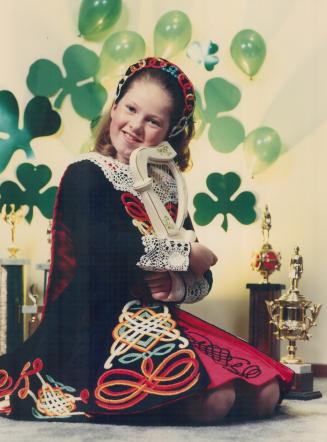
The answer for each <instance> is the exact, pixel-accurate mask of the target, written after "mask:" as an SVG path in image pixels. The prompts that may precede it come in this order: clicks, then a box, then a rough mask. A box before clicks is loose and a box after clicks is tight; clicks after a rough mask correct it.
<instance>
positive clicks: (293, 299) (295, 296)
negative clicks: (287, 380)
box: [266, 247, 322, 399]
mask: <svg viewBox="0 0 327 442" xmlns="http://www.w3.org/2000/svg"><path fill="white" fill-rule="evenodd" d="M299 251H300V249H299V247H295V249H294V253H293V256H292V258H291V262H290V273H289V277H290V283H291V285H290V288H289V289H288V291H287V292H286V293H285V294H283V295H281V296H280V297H279V298H278V299H277V300H274V301H266V305H267V309H268V313H269V316H270V318H271V320H270V323H271V324H273V325H274V326H275V327H276V331H275V332H274V334H275V335H276V337H277V339H280V340H285V339H287V340H288V346H287V349H288V354H287V355H286V356H283V357H282V358H281V362H283V363H285V364H286V365H288V366H289V367H290V368H291V369H293V370H294V371H295V383H294V385H293V387H292V390H291V393H290V394H289V396H288V397H290V398H294V399H314V398H317V397H321V393H320V392H317V391H316V392H314V391H313V374H312V371H311V364H305V363H304V361H303V360H302V359H301V358H300V357H298V356H297V355H296V350H297V347H296V341H298V340H301V341H308V340H309V338H310V337H311V335H310V334H309V333H308V332H309V330H310V328H311V327H313V326H315V325H317V324H316V319H317V316H318V314H319V312H320V309H321V306H322V304H313V303H312V302H311V301H310V300H309V299H307V298H306V297H305V296H304V295H302V294H301V293H300V290H299V280H300V278H301V276H302V273H303V258H302V256H301V255H300V253H299Z"/></svg>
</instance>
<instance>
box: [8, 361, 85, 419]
mask: <svg viewBox="0 0 327 442" xmlns="http://www.w3.org/2000/svg"><path fill="white" fill-rule="evenodd" d="M30 367H31V363H30V362H27V363H26V364H25V365H24V367H23V370H22V371H21V374H20V376H19V378H18V379H17V381H16V383H15V385H13V381H12V378H11V377H10V376H9V375H8V373H7V372H6V371H5V370H1V371H0V413H3V414H7V415H9V414H11V412H12V409H11V406H10V397H11V395H12V394H13V393H14V392H15V391H16V390H17V389H18V388H19V386H20V384H21V383H23V386H22V387H21V388H19V390H18V393H17V394H18V397H19V398H20V399H22V400H23V399H26V398H27V397H28V396H30V397H31V398H32V399H33V401H34V403H35V407H36V408H34V407H32V414H33V416H34V417H35V418H38V419H47V418H54V417H56V418H67V417H70V416H72V415H77V414H84V412H79V411H76V410H77V406H76V402H77V401H83V402H85V403H86V402H87V401H88V391H87V390H83V391H82V392H81V397H76V396H73V395H72V394H70V393H72V392H75V391H76V390H75V388H73V387H70V386H66V385H64V384H62V383H60V382H56V381H55V380H54V379H53V378H52V377H51V376H49V375H45V378H46V380H47V381H48V382H46V381H45V380H44V378H43V376H42V375H41V373H40V372H41V371H42V369H43V362H42V360H41V359H40V358H37V359H35V360H34V361H33V364H32V369H30ZM32 376H36V377H37V378H38V379H39V381H40V383H41V388H40V389H39V390H38V392H37V394H35V393H34V392H33V391H32V390H31V387H30V378H31V377H32ZM66 392H67V393H66Z"/></svg>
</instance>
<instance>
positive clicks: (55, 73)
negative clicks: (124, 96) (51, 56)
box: [26, 45, 107, 120]
mask: <svg viewBox="0 0 327 442" xmlns="http://www.w3.org/2000/svg"><path fill="white" fill-rule="evenodd" d="M63 65H64V67H65V70H66V73H67V76H66V77H64V76H63V74H62V73H61V70H60V68H59V67H58V66H57V65H56V64H55V63H53V62H52V61H50V60H47V59H40V60H37V61H35V62H34V63H33V64H32V65H31V67H30V70H29V73H28V76H27V80H26V82H27V86H28V88H29V90H30V91H31V92H32V93H33V94H34V95H42V96H45V97H52V96H53V95H56V94H58V92H59V94H58V95H57V97H56V100H55V102H54V107H55V108H57V109H60V108H61V105H62V103H63V100H64V98H65V97H66V96H67V95H70V96H71V100H72V105H73V108H74V110H75V111H76V112H77V113H78V114H79V115H80V116H81V117H83V118H87V119H88V120H92V119H93V118H95V117H97V116H98V115H99V114H100V113H101V110H102V108H103V106H104V104H105V102H106V99H107V91H106V89H105V88H104V87H103V86H102V85H101V84H99V83H96V82H95V81H94V77H95V75H96V73H97V72H98V70H99V67H100V59H99V57H98V56H97V54H95V53H94V52H93V51H90V50H89V49H87V48H84V47H83V46H81V45H72V46H69V47H68V48H67V49H66V51H65V52H64V55H63Z"/></svg>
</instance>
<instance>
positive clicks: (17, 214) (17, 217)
mask: <svg viewBox="0 0 327 442" xmlns="http://www.w3.org/2000/svg"><path fill="white" fill-rule="evenodd" d="M9 207H10V212H9V213H7V205H6V204H4V205H3V206H2V210H1V217H2V219H3V220H4V221H5V222H6V223H7V224H9V226H10V232H11V245H10V247H8V251H9V253H10V255H9V258H10V259H17V253H18V250H19V249H18V247H17V246H16V245H15V235H16V226H17V224H18V223H19V222H21V220H22V219H23V216H24V213H23V210H22V208H21V207H19V208H18V209H17V210H15V204H9Z"/></svg>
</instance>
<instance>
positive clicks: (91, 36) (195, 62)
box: [0, 0, 327, 363]
mask: <svg viewBox="0 0 327 442" xmlns="http://www.w3.org/2000/svg"><path fill="white" fill-rule="evenodd" d="M326 16H327V2H326V1H325V0H201V1H200V0H178V1H177V0H166V1H164V2H163V1H161V0H83V1H82V0H56V1H54V0H52V1H51V0H48V1H44V0H0V56H1V71H0V209H1V207H2V206H3V205H4V204H10V203H15V204H17V205H23V207H24V213H25V219H24V220H23V222H22V223H20V224H19V225H18V227H17V243H18V245H19V246H20V249H21V250H20V256H21V257H24V258H28V259H30V260H31V266H30V267H29V268H28V283H29V284H30V283H38V285H39V286H40V287H42V275H41V272H40V271H37V270H36V269H35V264H36V263H39V262H44V261H46V260H47V259H48V257H49V245H48V244H47V235H46V230H47V225H48V220H49V219H50V218H51V216H52V208H53V202H54V196H55V192H56V188H57V186H58V185H59V180H60V177H61V175H62V173H63V171H64V170H65V168H66V166H67V164H68V163H69V162H70V161H71V160H72V159H73V158H74V157H75V156H76V155H78V154H79V153H80V152H86V151H88V150H89V149H90V148H91V147H92V140H93V138H92V134H93V129H94V127H95V125H96V122H97V119H98V117H99V116H100V115H101V113H102V112H103V111H104V110H105V109H106V108H107V107H108V106H110V103H111V101H112V99H113V96H114V90H115V86H116V84H117V82H118V80H119V78H120V76H121V75H122V73H123V72H124V70H125V68H126V66H127V65H129V64H130V63H132V62H134V61H136V60H137V59H138V58H141V57H143V56H150V55H153V54H155V55H158V56H163V57H165V58H169V59H170V60H172V61H173V62H175V63H177V64H178V65H180V66H181V67H182V69H183V70H185V71H186V73H187V74H188V75H189V76H190V78H191V79H192V80H193V82H194V85H195V88H196V91H197V97H198V100H197V103H198V104H197V109H196V128H197V132H196V137H195V139H194V141H193V142H192V145H191V152H192V158H193V163H194V165H193V168H192V170H191V171H189V172H187V173H186V174H185V178H186V181H187V183H188V188H189V210H190V212H191V214H192V217H193V220H194V225H195V229H196V233H197V235H198V237H199V239H200V241H201V242H203V243H204V244H206V245H208V246H209V247H211V248H213V249H214V251H215V253H216V254H217V255H218V257H219V262H218V264H217V265H216V267H215V268H214V270H213V273H214V286H213V290H212V294H211V295H210V296H209V297H208V298H207V299H206V300H204V301H203V302H201V303H199V304H198V305H194V306H191V307H188V308H187V309H188V310H190V311H192V312H194V313H195V314H197V315H200V316H201V317H202V318H204V319H206V320H207V321H209V322H212V323H215V324H217V325H219V326H221V327H223V328H225V329H227V330H228V331H230V332H232V333H234V334H238V335H239V336H241V337H244V338H246V337H247V329H248V303H249V302H248V292H247V290H246V288H245V286H246V284H247V283H249V282H259V280H260V277H259V275H258V274H255V273H254V272H253V271H252V270H251V268H250V261H251V255H252V252H253V251H255V250H257V249H258V248H260V246H261V228H260V219H261V215H262V211H263V210H264V206H265V205H266V204H268V206H269V209H270V212H271V214H272V222H273V227H272V231H271V236H270V239H271V243H272V245H273V247H274V249H275V250H276V251H280V252H281V255H282V267H281V270H280V272H276V273H275V274H274V275H273V276H272V277H271V282H275V283H283V284H286V285H288V270H289V261H290V257H291V254H292V251H293V249H294V247H295V246H296V245H298V246H299V247H300V250H301V253H302V254H303V257H304V273H303V278H302V280H301V283H300V289H301V291H302V292H303V294H305V295H306V296H307V297H309V298H310V299H312V300H313V301H314V302H317V303H319V302H320V303H324V300H325V297H326V293H327V272H326V271H325V256H326V253H327V252H326V249H327V241H326V239H327V235H326V220H327V209H326V190H325V189H326V173H325V167H326V166H325V164H326V160H327V153H326V147H325V144H326V142H327V85H326V79H327V58H326V55H327V51H326V47H327V28H326V26H325V17H326ZM0 235H1V236H0V237H1V240H0V256H1V257H4V256H6V254H7V252H6V247H7V246H8V243H9V227H8V225H6V224H5V222H4V221H2V220H0ZM318 322H319V325H318V327H317V328H316V329H314V331H313V338H312V340H311V341H310V343H309V344H307V343H306V344H303V345H301V344H300V345H299V347H300V350H299V351H300V353H301V354H302V355H303V356H304V358H305V359H306V361H308V362H313V363H327V350H326V349H325V347H324V345H323V342H324V341H323V337H324V336H325V335H326V332H327V322H326V315H325V311H324V308H323V310H322V312H321V314H320V317H319V321H318Z"/></svg>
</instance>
